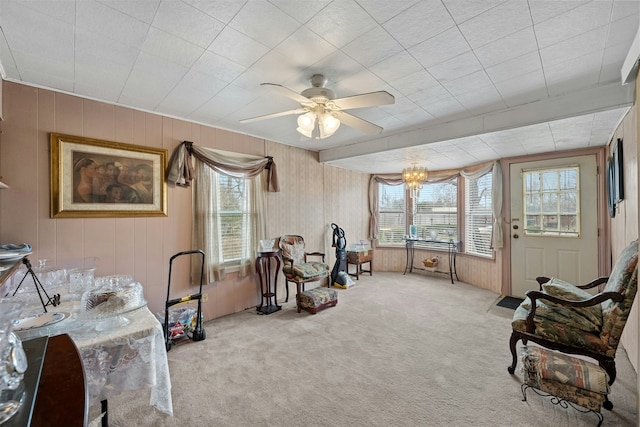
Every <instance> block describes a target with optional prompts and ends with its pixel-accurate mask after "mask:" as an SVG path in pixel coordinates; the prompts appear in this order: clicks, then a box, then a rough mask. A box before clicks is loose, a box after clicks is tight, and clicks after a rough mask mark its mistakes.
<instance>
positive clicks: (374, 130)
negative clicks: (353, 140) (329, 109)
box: [334, 111, 382, 135]
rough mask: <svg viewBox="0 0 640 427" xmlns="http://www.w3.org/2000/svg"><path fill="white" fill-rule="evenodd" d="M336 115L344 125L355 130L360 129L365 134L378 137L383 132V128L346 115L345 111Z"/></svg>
mask: <svg viewBox="0 0 640 427" xmlns="http://www.w3.org/2000/svg"><path fill="white" fill-rule="evenodd" d="M334 114H335V116H336V117H337V118H338V119H339V120H340V122H341V123H342V124H345V125H347V126H350V127H352V128H354V129H358V130H359V131H362V132H364V133H368V134H370V135H377V134H379V133H381V132H382V128H381V127H380V126H378V125H374V124H373V123H371V122H368V121H366V120H364V119H361V118H359V117H356V116H354V115H352V114H349V113H345V112H344V111H337V112H335V113H334Z"/></svg>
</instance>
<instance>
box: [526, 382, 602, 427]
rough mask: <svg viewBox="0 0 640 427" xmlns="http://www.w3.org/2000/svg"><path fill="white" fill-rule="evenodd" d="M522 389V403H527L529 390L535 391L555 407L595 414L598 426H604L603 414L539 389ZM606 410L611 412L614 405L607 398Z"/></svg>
mask: <svg viewBox="0 0 640 427" xmlns="http://www.w3.org/2000/svg"><path fill="white" fill-rule="evenodd" d="M521 389H522V401H523V402H526V401H527V393H526V391H527V389H531V390H533V391H534V392H535V393H536V394H537V395H538V396H542V397H549V398H550V399H549V401H550V402H551V403H552V404H554V405H558V406H560V407H561V408H564V409H567V408H568V407H569V406H571V407H572V408H573V409H575V410H576V411H578V412H582V413H583V414H586V413H589V412H593V413H594V414H596V416H597V417H598V426H597V427H600V426H601V425H602V421H603V419H604V417H603V416H602V414H601V413H600V412H597V411H594V410H593V409H587V408H583V407H582V406H579V405H576V404H574V403H573V402H570V401H568V400H566V399H563V398H561V397H558V396H554V395H553V394H550V393H547V392H544V391H541V390H538V389H537V388H535V387H533V386H530V385H528V384H522V386H521ZM606 403H609V405H606ZM603 406H604V408H605V409H608V410H611V409H609V408H608V407H610V408H613V404H611V402H610V401H609V399H608V398H607V400H606V401H605V405H603Z"/></svg>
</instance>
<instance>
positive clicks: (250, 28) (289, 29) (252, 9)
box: [229, 0, 300, 48]
mask: <svg viewBox="0 0 640 427" xmlns="http://www.w3.org/2000/svg"><path fill="white" fill-rule="evenodd" d="M267 16H268V17H269V19H265V17H267ZM229 26H230V27H231V28H233V29H235V30H238V31H240V32H241V33H243V34H246V35H247V36H249V37H251V38H252V39H254V40H259V41H260V43H263V44H265V45H267V46H269V47H271V48H273V47H276V46H277V45H278V44H279V43H280V42H281V41H282V40H284V39H285V38H287V37H288V36H289V35H290V34H291V33H293V32H294V31H296V30H297V29H298V27H300V23H299V22H297V21H296V20H295V19H293V18H292V17H290V16H289V15H287V14H286V13H284V12H282V11H281V10H280V9H278V8H277V7H275V6H274V5H272V4H271V3H269V2H267V1H263V0H254V1H250V2H247V3H245V5H244V7H243V8H242V9H240V11H239V12H238V14H237V15H236V16H235V17H234V18H233V19H232V20H231V22H229Z"/></svg>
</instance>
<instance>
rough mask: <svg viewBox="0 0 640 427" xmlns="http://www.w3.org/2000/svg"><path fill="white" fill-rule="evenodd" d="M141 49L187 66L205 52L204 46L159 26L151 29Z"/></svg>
mask: <svg viewBox="0 0 640 427" xmlns="http://www.w3.org/2000/svg"><path fill="white" fill-rule="evenodd" d="M141 49H142V51H143V52H146V53H149V54H151V55H155V56H159V57H161V58H164V59H166V60H167V61H171V62H175V63H176V64H180V65H184V66H185V67H190V66H191V65H193V63H194V62H196V61H197V60H198V58H200V56H202V54H203V53H204V52H205V50H204V48H201V47H199V46H197V45H195V44H193V43H190V42H188V41H186V40H184V39H182V38H179V37H176V36H174V35H172V34H169V33H167V32H165V31H163V30H159V29H157V28H150V29H149V33H148V34H147V38H146V39H145V41H144V43H143V44H142V47H141Z"/></svg>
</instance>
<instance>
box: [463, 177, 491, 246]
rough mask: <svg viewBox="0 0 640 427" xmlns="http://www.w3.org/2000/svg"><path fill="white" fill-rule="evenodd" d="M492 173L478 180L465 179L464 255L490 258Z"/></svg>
mask: <svg viewBox="0 0 640 427" xmlns="http://www.w3.org/2000/svg"><path fill="white" fill-rule="evenodd" d="M492 182H493V177H492V173H491V172H489V173H486V174H484V175H482V176H481V177H480V178H475V179H473V178H467V179H465V187H464V194H465V203H464V224H465V232H464V236H465V239H464V240H465V242H464V248H465V252H466V253H470V254H474V255H483V256H492V255H493V250H492V249H491V233H492V230H493V228H492V227H493V214H492V211H491V190H492Z"/></svg>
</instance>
